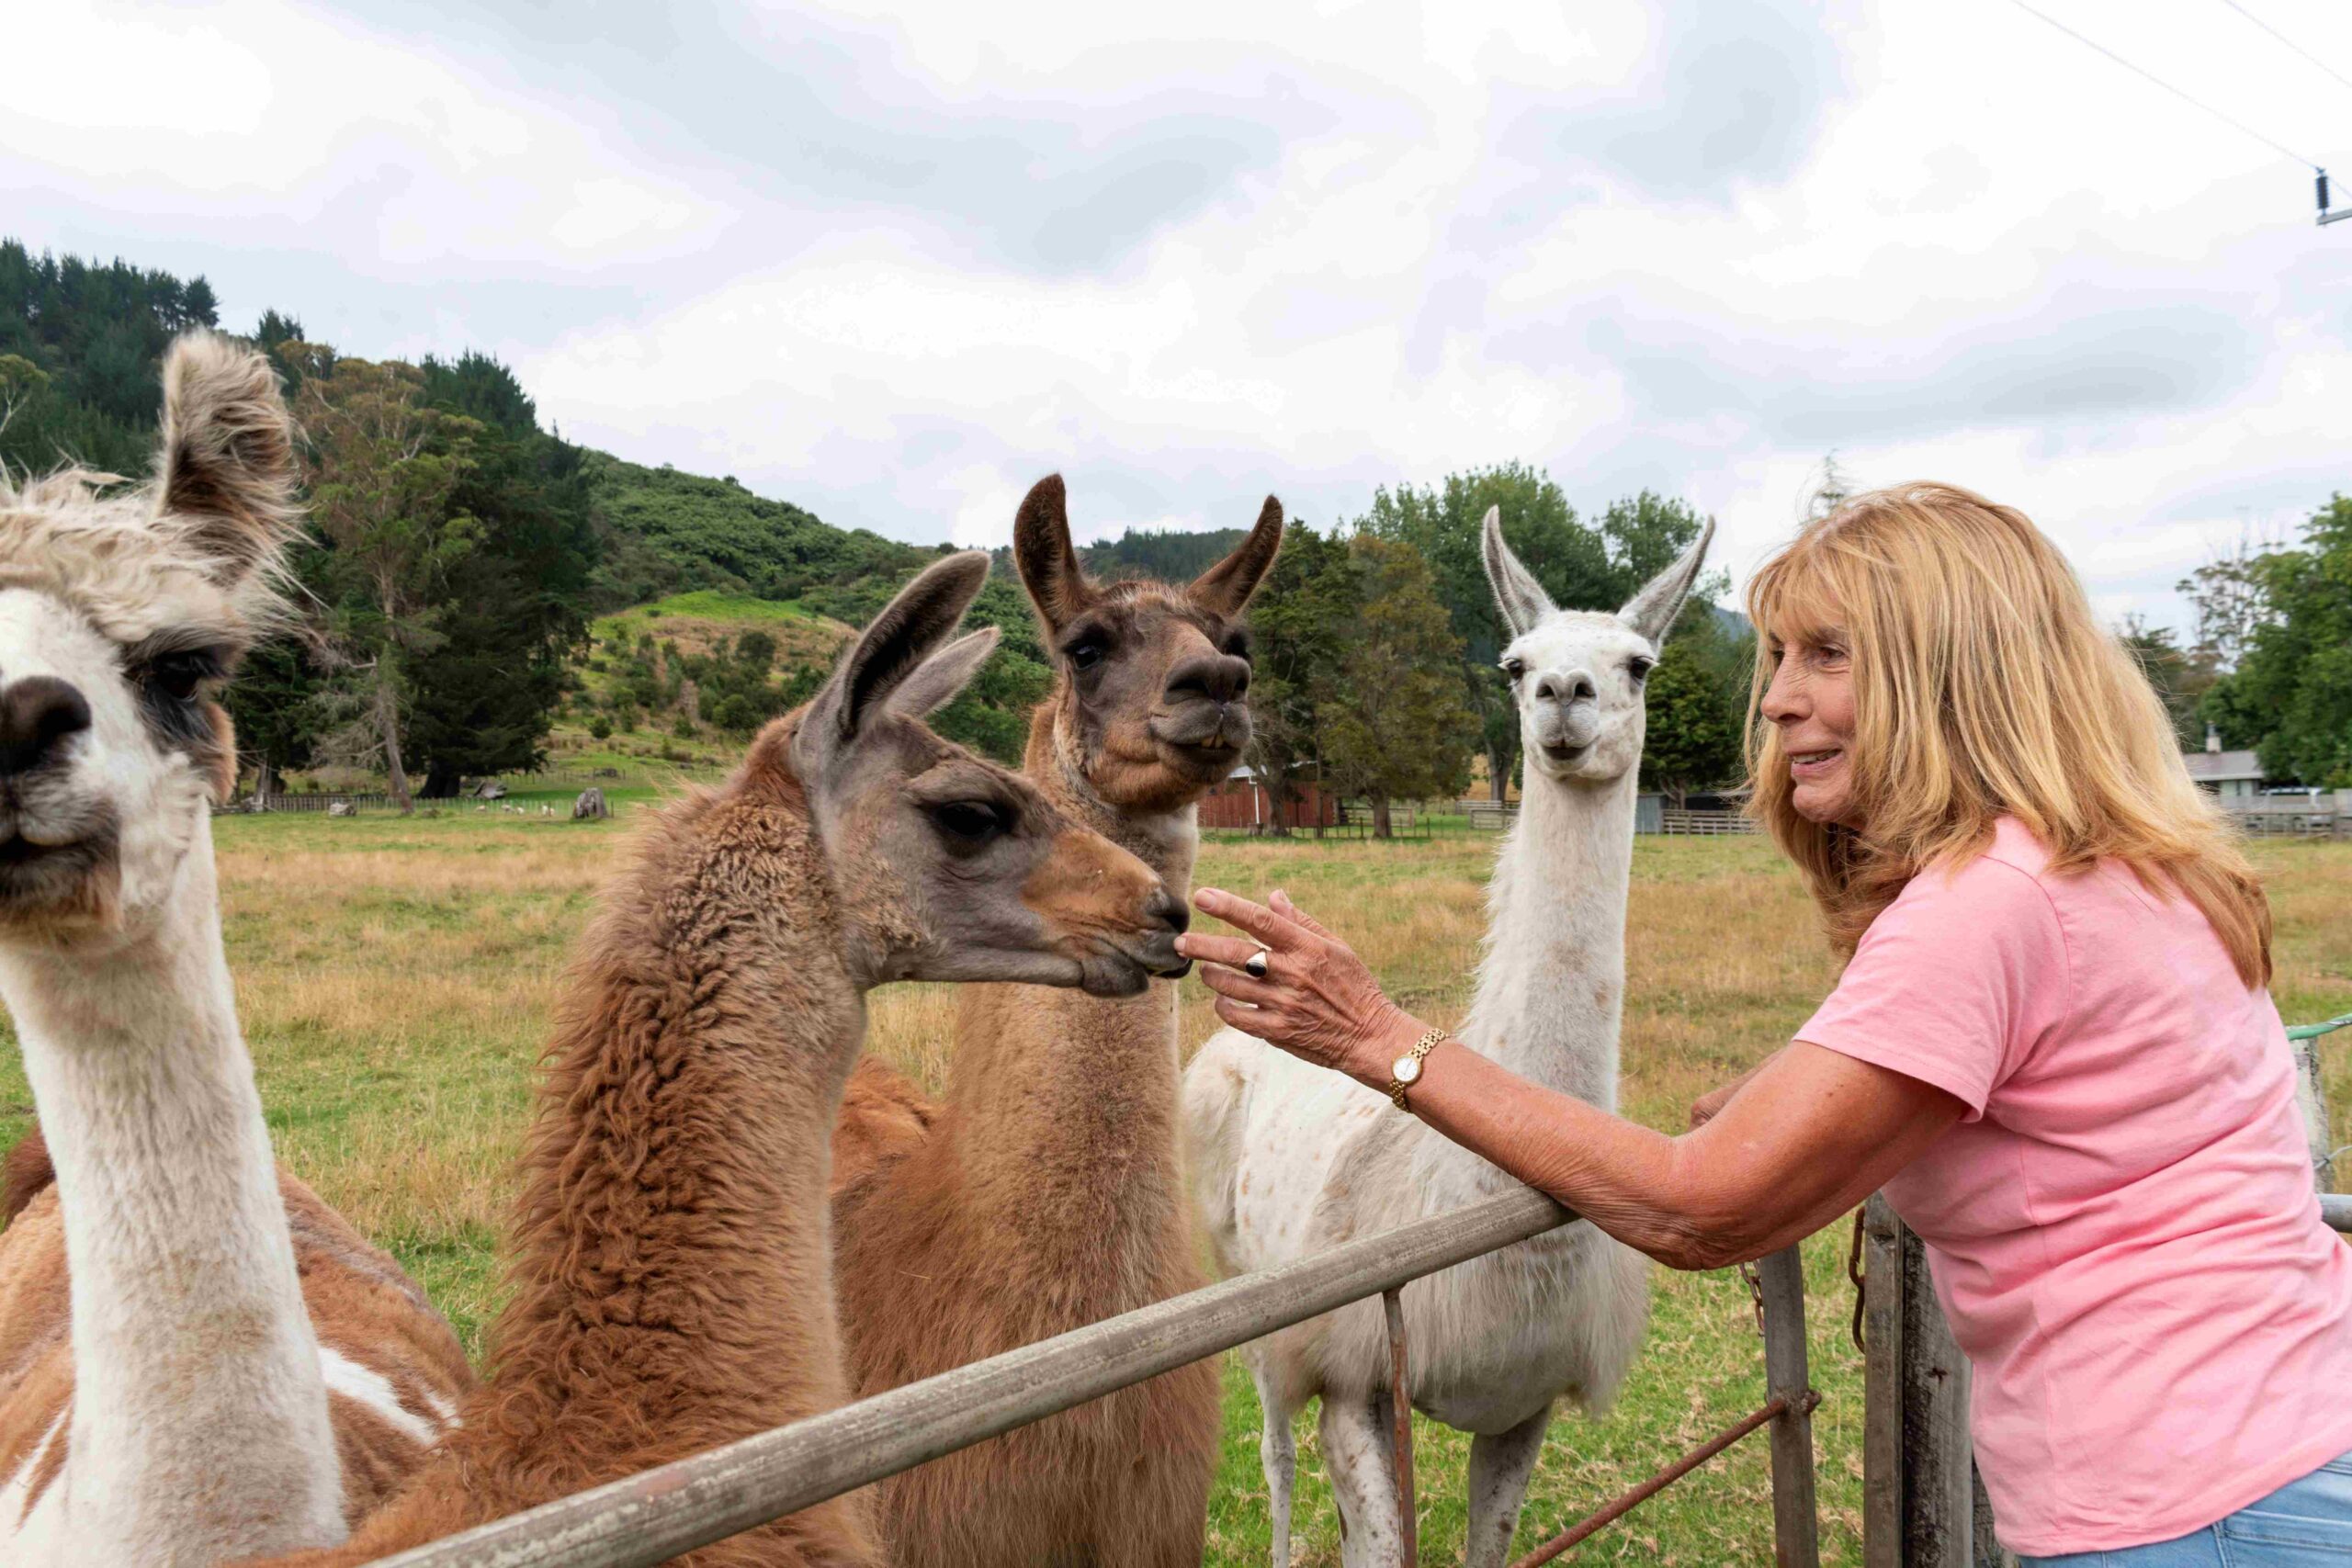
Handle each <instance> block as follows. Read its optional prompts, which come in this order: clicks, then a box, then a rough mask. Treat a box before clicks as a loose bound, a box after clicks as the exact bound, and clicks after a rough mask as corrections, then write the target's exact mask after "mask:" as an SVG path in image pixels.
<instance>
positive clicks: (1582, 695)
mask: <svg viewBox="0 0 2352 1568" xmlns="http://www.w3.org/2000/svg"><path fill="white" fill-rule="evenodd" d="M1535 695H1536V697H1537V698H1538V699H1539V700H1540V701H1543V702H1547V703H1589V702H1591V701H1593V700H1594V699H1595V698H1597V697H1598V696H1600V688H1599V687H1597V686H1595V685H1594V684H1593V683H1592V677H1591V676H1589V675H1588V674H1586V673H1585V672H1584V671H1581V670H1577V671H1572V672H1570V673H1568V674H1565V675H1561V674H1555V673H1552V672H1551V671H1545V672H1544V674H1542V675H1539V676H1537V677H1536V680H1535Z"/></svg>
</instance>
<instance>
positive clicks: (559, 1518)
mask: <svg viewBox="0 0 2352 1568" xmlns="http://www.w3.org/2000/svg"><path fill="white" fill-rule="evenodd" d="M1575 1221H1576V1216H1575V1215H1574V1214H1572V1213H1569V1212H1568V1211H1567V1210H1566V1209H1564V1208H1562V1207H1561V1206H1560V1205H1559V1204H1557V1203H1555V1202H1554V1201H1552V1200H1551V1199H1549V1198H1546V1197H1544V1195H1543V1194H1542V1193H1539V1192H1535V1191H1532V1190H1526V1189H1521V1190H1517V1191H1513V1192H1509V1193H1505V1194H1503V1195H1502V1196H1499V1197H1496V1198H1490V1199H1488V1200H1487V1201H1484V1202H1481V1203H1476V1204H1473V1205H1471V1206H1470V1207H1468V1208H1465V1209H1459V1210H1456V1211H1454V1212H1453V1213H1449V1214H1437V1215H1432V1216H1430V1218H1428V1219H1424V1220H1418V1221H1416V1222H1414V1223H1413V1224H1408V1225H1404V1226H1401V1227H1399V1228H1398V1229H1397V1230H1394V1231H1389V1232H1386V1233H1385V1234H1383V1235H1376V1236H1368V1237H1366V1238H1364V1239H1363V1240H1362V1241H1356V1242H1351V1243H1349V1244H1348V1245H1346V1246H1344V1247H1335V1248H1333V1249H1332V1250H1330V1251H1329V1252H1326V1253H1322V1254H1319V1255H1318V1256H1317V1257H1314V1258H1303V1259H1301V1260H1300V1261H1298V1262H1296V1263H1292V1264H1288V1265H1285V1266H1283V1268H1280V1269H1267V1270H1265V1271H1263V1272H1261V1273H1256V1274H1248V1275H1243V1276H1241V1277H1239V1278H1237V1279H1233V1280H1226V1281H1224V1282H1223V1283H1221V1284H1216V1285H1211V1286H1209V1287H1208V1288H1206V1289H1205V1290H1199V1291H1193V1292H1190V1293H1188V1294H1186V1295H1182V1296H1179V1297H1177V1298H1175V1299H1173V1300H1171V1301H1166V1302H1160V1303H1156V1304H1154V1305H1151V1306H1148V1307H1145V1308H1142V1309H1141V1310H1139V1311H1136V1312H1131V1313H1125V1314H1122V1315H1120V1316H1118V1317H1114V1318H1112V1319H1109V1320H1108V1321H1106V1322H1103V1323H1098V1324H1094V1325H1091V1326H1089V1327H1086V1328H1080V1329H1073V1330H1072V1331H1070V1332H1069V1333H1067V1334H1062V1335H1057V1336H1056V1337H1053V1338H1051V1339H1046V1340H1041V1341H1039V1342H1038V1343H1037V1344H1035V1345H1030V1346H1026V1347H1024V1348H1021V1349H1018V1350H1013V1351H1011V1352H1008V1353H1007V1354H1005V1355H1001V1356H993V1357H990V1358H989V1359H987V1360H984V1361H978V1362H975V1363H973V1364H972V1365H970V1366H967V1367H960V1368H957V1369H956V1371H950V1372H944V1373H941V1374H940V1375H939V1376H937V1377H933V1378H925V1379H924V1380H922V1382H913V1383H909V1384H907V1385H905V1386H904V1387H902V1388H896V1389H892V1390H890V1391H889V1392H888V1393H882V1394H877V1395H876V1396H875V1397H874V1398H871V1399H865V1400H860V1401H859V1402H858V1403H856V1404H849V1405H844V1406H842V1408H840V1409H838V1410H831V1411H827V1412H826V1413H825V1414H823V1415H821V1416H811V1417H809V1419H807V1420H805V1421H797V1422H795V1423H793V1424H792V1425H791V1426H788V1427H779V1428H777V1429H776V1430H775V1431H771V1432H763V1433H761V1434H760V1435H758V1436H757V1437H752V1438H744V1439H742V1440H741V1441H740V1442H735V1443H730V1444H728V1445H726V1446H725V1447H723V1448H718V1449H714V1450H711V1451H709V1452H708V1453H704V1454H698V1455H696V1456H695V1457H694V1458H692V1459H687V1460H681V1461H677V1462H676V1463H673V1464H668V1465H663V1466H662V1467H661V1468H659V1469H657V1470H650V1471H646V1472H641V1473H639V1474H637V1475H632V1476H629V1477H628V1478H626V1479H625V1480H621V1481H616V1482H613V1483H609V1484H607V1485H604V1486H600V1487H597V1488H595V1489H594V1490H593V1491H588V1492H582V1493H579V1494H576V1495H572V1496H570V1497H564V1498H560V1499H559V1500H557V1501H555V1502H552V1503H547V1504H543V1505H541V1506H538V1507H537V1508H533V1509H531V1510H529V1511H528V1512H526V1513H521V1514H515V1515H511V1516H509V1517H506V1518H503V1519H498V1520H495V1521H493V1522H492V1523H490V1524H487V1525H482V1526H480V1527H478V1528H476V1529H470V1530H467V1531H465V1532H464V1533H462V1534H459V1535H454V1536H450V1537H448V1538H447V1539H445V1540H438V1541H435V1542H433V1543H431V1544H429V1545H426V1546H422V1547H417V1548H413V1549H412V1550H410V1551H403V1552H400V1553H397V1554H395V1555H393V1556H390V1557H385V1558H379V1559H378V1560H377V1562H375V1563H374V1564H372V1565H371V1568H558V1565H561V1568H650V1565H651V1564H654V1563H658V1562H664V1561H666V1560H667V1559H669V1558H672V1557H674V1556H676V1555H678V1554H679V1553H681V1552H684V1551H692V1550H694V1549H695V1547H698V1546H707V1545H708V1544H709V1543H711V1542H712V1541H716V1540H724V1539H725V1538H726V1537H728V1536H730V1535H734V1534H736V1533H738V1532H739V1531H741V1530H746V1529H752V1527H754V1526H757V1525H760V1524H763V1523H765V1522H767V1521H768V1520H770V1519H775V1518H781V1517H784V1516H785V1515H786V1514H792V1513H797V1512H798V1511H799V1510H801V1509H803V1508H807V1507H810V1506H814V1505H816V1504H818V1503H821V1502H823V1501H825V1500H826V1499H827V1498H830V1497H837V1496H840V1495H842V1494H843V1493H846V1492H853V1491H855V1490H856V1489H857V1488H859V1487H861V1486H866V1485H870V1484H872V1483H875V1482H876V1481H880V1480H883V1479H884V1478H886V1477H888V1476H892V1475H896V1474H898V1473H899V1472H901V1471H906V1470H911V1469H913V1468H914V1467H915V1466H916V1465H919V1464H922V1463H924V1462H926V1461H930V1460H933V1459H937V1458H938V1457H940V1456H941V1455H942V1454H945V1453H950V1452H952V1451H954V1450H957V1449H960V1448H967V1447H968V1446H970V1445H971V1444H973V1443H977V1442H980V1441H982V1440H984V1439H986V1438H992V1437H996V1436H998V1435H999V1434H1001V1433H1003V1432H1007V1431H1010V1430H1012V1428H1013V1427H1021V1426H1025V1425H1027V1424H1028V1423H1030V1422H1032V1421H1036V1420H1040V1419H1042V1418H1044V1417H1046V1416H1051V1415H1054V1414H1055V1413H1057V1412H1058V1411H1063V1410H1067V1409H1069V1408H1070V1407H1071V1406H1072V1405H1076V1404H1084V1403H1085V1402H1086V1401H1088V1400H1090V1399H1097V1398H1100V1397H1101V1396H1103V1394H1106V1393H1112V1392H1114V1390H1117V1389H1121V1388H1125V1387H1127V1386H1128V1385H1130V1384H1133V1383H1138V1382H1144V1381H1145V1380H1146V1379H1148V1378H1153V1377H1157V1376H1159V1374H1160V1373H1162V1372H1165V1371H1171V1370H1173V1369H1175V1368H1177V1367H1181V1366H1183V1365H1185V1364H1186V1363H1188V1362H1192V1361H1196V1360H1199V1359H1203V1358H1204V1357H1207V1356H1213V1355H1215V1354H1216V1353H1217V1352H1219V1351H1221V1350H1228V1349H1231V1348H1233V1347H1235V1346H1237V1345H1242V1344H1246V1343H1248V1342H1249V1341H1250V1340H1252V1339H1256V1338H1258V1337H1261V1336H1263V1335H1266V1334H1270V1333H1272V1332H1273V1331H1274V1330H1275V1329H1278V1328H1282V1327H1284V1326H1287V1325H1290V1324H1294V1323H1299V1322H1303V1321H1305V1320H1306V1319H1307V1318H1310V1317H1315V1316H1317V1315H1318V1314H1323V1313H1327V1312H1330V1311H1332V1310H1334V1309H1335V1308H1338V1307H1342V1306H1346V1305H1348V1304H1349V1303H1353V1302H1357V1301H1362V1300H1364V1299H1366V1298H1369V1297H1373V1296H1376V1295H1379V1294H1381V1293H1382V1292H1386V1291H1391V1290H1395V1289H1397V1288H1398V1287H1400V1286H1402V1285H1403V1284H1405V1283H1406V1282H1407V1281H1408V1280H1417V1279H1419V1278H1420V1277H1421V1276H1423V1275H1425V1274H1433V1273H1436V1272H1437V1271H1439V1270H1440V1269H1449V1268H1452V1267H1453V1265H1455V1264H1457V1263H1463V1262H1466V1261H1468V1260H1469V1259H1471V1258H1476V1257H1479V1256H1481V1255H1483V1254H1485V1253H1488V1252H1493V1251H1497V1250H1498V1249H1500V1248H1502V1247H1509V1246H1511V1245H1512V1244H1514V1243H1516V1242H1521V1241H1525V1240H1527V1239H1529V1238H1530V1237H1532V1236H1537V1235H1543V1234H1544V1233H1545V1232H1546V1231H1551V1230H1555V1229H1557V1228H1559V1227H1560V1226H1562V1225H1565V1224H1571V1223H1575ZM1781 1267H1782V1268H1784V1269H1788V1270H1792V1271H1793V1270H1795V1269H1796V1268H1797V1265H1796V1262H1795V1257H1794V1254H1793V1252H1790V1253H1788V1254H1785V1255H1781ZM1790 1280H1791V1284H1792V1287H1793V1289H1795V1290H1796V1291H1797V1292H1800V1295H1799V1304H1798V1307H1797V1310H1796V1312H1795V1314H1794V1316H1793V1319H1792V1321H1788V1322H1781V1323H1776V1325H1775V1326H1776V1328H1777V1329H1778V1331H1779V1333H1780V1335H1781V1337H1782V1338H1783V1339H1785V1338H1787V1337H1789V1336H1791V1335H1794V1336H1796V1337H1797V1339H1796V1346H1797V1354H1798V1357H1799V1359H1798V1360H1797V1362H1796V1363H1795V1366H1796V1368H1797V1371H1796V1372H1795V1374H1794V1375H1795V1376H1796V1377H1797V1378H1798V1379H1799V1380H1800V1382H1801V1380H1802V1376H1803V1373H1802V1366H1803V1362H1802V1343H1803V1341H1802V1336H1803V1334H1804V1326H1803V1325H1804V1316H1803V1309H1802V1296H1801V1292H1802V1290H1803V1282H1802V1276H1801V1274H1797V1273H1793V1272H1792V1273H1791V1276H1790ZM1774 1315H1775V1317H1776V1318H1777V1317H1780V1316H1781V1314H1778V1313H1776V1314H1774ZM1768 1349H1769V1350H1771V1351H1772V1352H1773V1354H1772V1355H1771V1356H1770V1357H1768V1362H1769V1363H1770V1364H1771V1365H1772V1366H1773V1369H1774V1371H1775V1372H1776V1373H1778V1372H1780V1371H1781V1369H1782V1368H1783V1367H1784V1366H1785V1365H1786V1362H1785V1354H1784V1352H1785V1350H1786V1347H1785V1346H1776V1345H1772V1344H1770V1343H1768ZM1780 1381H1781V1380H1780V1378H1778V1377H1776V1378H1775V1383H1776V1386H1775V1388H1774V1390H1773V1393H1775V1395H1776V1396H1777V1397H1778V1399H1779V1409H1778V1410H1777V1411H1776V1412H1775V1414H1774V1419H1775V1421H1776V1422H1779V1423H1783V1424H1789V1423H1792V1422H1793V1421H1795V1420H1798V1419H1802V1415H1803V1413H1804V1412H1809V1411H1810V1409H1811V1404H1810V1402H1809V1401H1806V1402H1804V1403H1803V1409H1802V1411H1798V1410H1797V1409H1796V1408H1795V1405H1796V1403H1797V1402H1796V1400H1795V1396H1796V1394H1797V1393H1798V1392H1799V1390H1797V1389H1792V1388H1786V1387H1781V1386H1778V1383H1779V1382H1780ZM1807 1392H1809V1391H1807ZM1795 1434H1796V1428H1795V1427H1793V1425H1792V1427H1791V1435H1795ZM1802 1440H1803V1443H1804V1461H1805V1463H1804V1477H1803V1482H1804V1484H1803V1487H1802V1493H1801V1495H1802V1496H1803V1498H1804V1500H1805V1501H1806V1502H1807V1503H1808V1504H1809V1502H1810V1499H1811V1496H1812V1472H1811V1441H1810V1431H1809V1427H1808V1428H1805V1429H1804V1433H1803V1436H1802ZM1782 1442H1783V1437H1782V1434H1781V1432H1780V1430H1779V1428H1778V1427H1777V1426H1776V1429H1775V1448H1776V1458H1777V1457H1778V1453H1777V1450H1778V1449H1779V1448H1780V1447H1781V1444H1782ZM1779 1490H1780V1488H1778V1487H1777V1486H1776V1495H1777V1493H1778V1492H1779ZM1798 1495H1800V1494H1799V1493H1798V1492H1797V1491H1795V1490H1793V1489H1792V1491H1791V1492H1790V1496H1791V1497H1792V1499H1793V1498H1794V1497H1796V1496H1798ZM1783 1511H1785V1510H1783ZM1807 1511H1808V1512H1809V1511H1810V1510H1809V1508H1808V1510H1807ZM1783 1528H1784V1529H1786V1528H1788V1527H1786V1526H1784V1527H1783ZM1808 1540H1809V1536H1808ZM1798 1561H1802V1562H1811V1561H1812V1558H1811V1557H1810V1556H1809V1555H1804V1556H1801V1557H1800V1558H1799V1559H1798Z"/></svg>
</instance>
